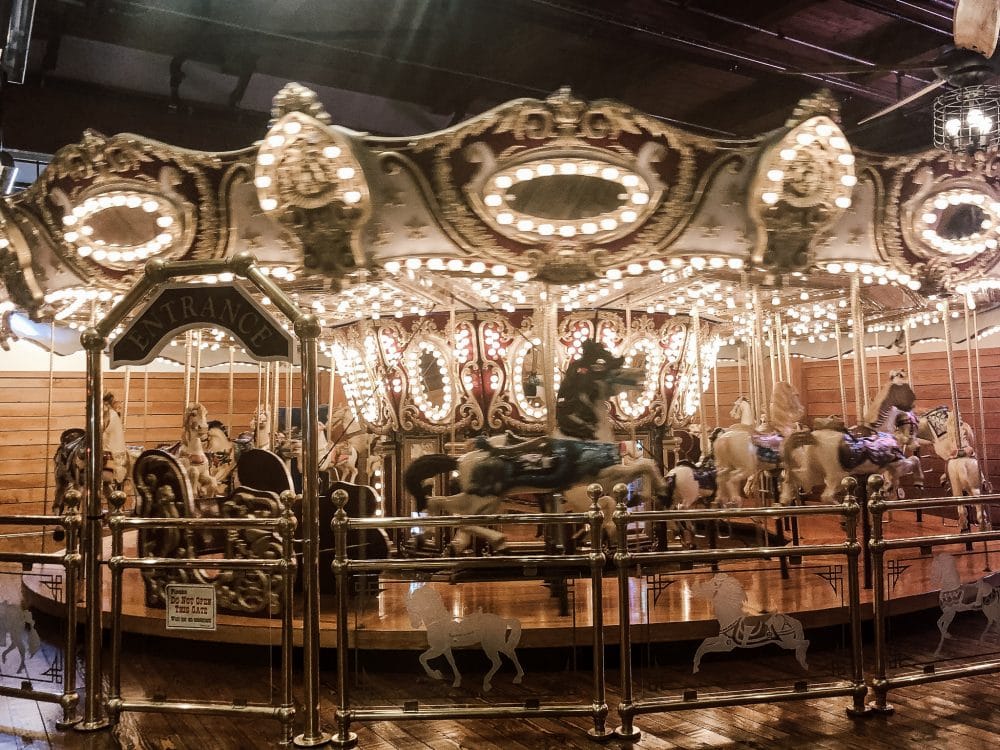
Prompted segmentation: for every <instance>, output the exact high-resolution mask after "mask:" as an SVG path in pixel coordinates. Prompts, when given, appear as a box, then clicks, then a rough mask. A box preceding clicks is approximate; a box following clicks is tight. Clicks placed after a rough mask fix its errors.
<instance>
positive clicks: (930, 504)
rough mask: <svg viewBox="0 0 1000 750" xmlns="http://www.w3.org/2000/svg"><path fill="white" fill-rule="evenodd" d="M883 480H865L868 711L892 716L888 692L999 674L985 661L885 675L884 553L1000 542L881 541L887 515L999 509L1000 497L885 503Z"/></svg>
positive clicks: (984, 537)
mask: <svg viewBox="0 0 1000 750" xmlns="http://www.w3.org/2000/svg"><path fill="white" fill-rule="evenodd" d="M883 485H884V482H883V479H882V477H881V476H878V475H875V476H872V477H870V478H869V479H868V497H869V501H868V508H869V511H870V513H871V518H872V540H871V550H872V567H873V570H874V573H875V580H874V592H873V595H874V609H875V674H874V676H873V678H872V680H871V685H872V692H873V693H874V694H875V700H874V702H873V703H872V706H871V707H872V708H873V709H874V710H875V711H878V712H881V713H892V711H893V710H894V709H893V707H892V706H891V705H890V704H889V703H888V694H889V691H890V690H892V689H895V688H899V687H907V686H911V685H922V684H925V683H929V682H941V681H943V680H954V679H958V678H961V677H975V676H979V675H985V674H995V673H997V672H1000V659H984V660H980V661H976V662H973V663H967V664H963V665H960V666H954V667H946V668H943V669H938V668H937V667H936V666H935V665H934V664H928V665H926V666H924V667H923V668H922V669H920V670H919V671H911V672H906V673H900V674H893V675H890V674H889V650H888V643H887V639H886V631H887V626H888V623H889V617H890V607H889V598H888V594H887V587H886V559H885V558H886V552H889V551H891V550H905V549H921V548H923V549H932V548H934V547H939V546H941V545H946V544H967V545H968V544H974V543H977V542H984V543H987V542H993V541H997V540H1000V530H996V531H979V532H973V533H966V534H938V535H933V536H918V537H899V538H892V539H887V538H886V537H885V533H884V531H885V529H884V525H885V519H884V516H885V514H886V513H888V512H890V511H894V510H916V511H923V510H928V509H930V508H958V507H959V506H962V505H990V504H1000V495H981V496H979V497H945V498H929V499H921V500H887V499H886V495H885V491H884V488H883Z"/></svg>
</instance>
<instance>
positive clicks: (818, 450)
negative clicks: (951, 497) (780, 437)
mask: <svg viewBox="0 0 1000 750" xmlns="http://www.w3.org/2000/svg"><path fill="white" fill-rule="evenodd" d="M915 401H916V396H915V394H914V393H913V389H912V388H910V385H909V383H907V382H906V375H905V373H903V371H901V370H893V371H891V372H890V373H889V381H888V382H887V383H886V385H885V386H883V388H882V389H881V390H880V391H879V393H878V394H877V395H876V396H875V398H874V399H873V401H872V403H871V404H870V405H869V407H868V410H867V412H866V414H865V416H866V420H865V421H866V424H865V425H864V426H863V427H864V430H865V431H866V432H868V433H873V434H864V435H861V436H856V435H854V434H852V433H851V432H849V431H847V430H845V429H837V428H836V427H834V426H832V424H831V423H832V422H834V421H835V420H834V418H831V419H829V420H824V423H823V424H822V425H821V424H819V423H817V425H816V427H815V428H814V429H812V430H799V431H797V432H794V433H792V434H791V435H789V436H788V438H787V439H786V440H785V441H784V444H783V446H782V448H781V454H782V455H781V460H782V464H783V465H784V468H785V475H784V479H783V481H782V486H781V502H782V504H787V503H790V502H792V501H793V500H794V499H795V498H796V497H797V496H798V493H799V492H800V491H804V492H808V491H810V490H811V489H812V488H813V487H816V486H819V485H822V486H823V493H822V496H821V498H822V501H823V502H826V503H834V502H836V499H837V496H838V494H839V493H840V492H841V489H842V488H841V482H842V481H843V479H844V478H845V477H847V476H849V475H856V476H864V475H868V474H881V475H882V476H883V478H884V479H885V486H886V491H887V492H888V493H891V494H895V493H896V492H898V490H899V484H900V479H901V478H902V477H904V476H907V475H909V474H912V475H913V477H914V485H915V486H917V487H923V484H924V474H923V468H922V466H921V463H920V456H919V455H918V453H917V450H916V449H917V440H916V436H917V419H916V417H915V416H914V415H913V412H912V409H913V405H914V402H915ZM841 424H842V422H841Z"/></svg>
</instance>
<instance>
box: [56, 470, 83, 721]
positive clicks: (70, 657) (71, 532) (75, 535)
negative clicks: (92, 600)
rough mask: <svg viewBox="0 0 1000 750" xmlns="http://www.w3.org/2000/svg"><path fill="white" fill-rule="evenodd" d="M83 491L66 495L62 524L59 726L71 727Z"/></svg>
mask: <svg viewBox="0 0 1000 750" xmlns="http://www.w3.org/2000/svg"><path fill="white" fill-rule="evenodd" d="M80 500H81V497H80V492H79V491H78V490H75V489H71V490H68V491H67V492H66V495H65V497H64V498H63V519H62V527H63V530H64V531H65V534H66V549H65V550H64V555H63V566H64V569H65V571H66V572H65V576H66V625H65V631H64V632H65V644H66V651H65V653H64V654H63V692H62V697H61V698H60V699H59V705H61V706H62V710H63V716H62V720H60V721H57V722H56V728H57V729H69V728H70V727H71V726H73V725H75V724H76V723H77V722H78V721H80V719H79V717H77V716H76V709H77V706H78V705H79V703H80V694H79V693H78V692H77V691H76V596H77V583H78V581H79V579H80V562H81V560H80V524H81V518H80Z"/></svg>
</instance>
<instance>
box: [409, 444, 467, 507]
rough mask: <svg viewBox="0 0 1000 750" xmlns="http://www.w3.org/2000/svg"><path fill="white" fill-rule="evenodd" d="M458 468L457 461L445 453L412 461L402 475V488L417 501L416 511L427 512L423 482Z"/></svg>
mask: <svg viewBox="0 0 1000 750" xmlns="http://www.w3.org/2000/svg"><path fill="white" fill-rule="evenodd" d="M456 468H458V459H457V458H455V457H454V456H449V455H448V454H446V453H431V454H428V455H426V456H420V457H419V458H416V459H414V460H413V461H412V462H411V463H410V465H409V466H407V467H406V472H405V473H404V474H403V486H404V487H405V488H406V490H407V492H409V493H410V494H411V495H413V499H414V500H416V501H417V510H427V496H428V492H427V487H425V486H424V481H425V480H427V479H430V478H431V477H436V476H437V475H438V474H443V473H445V472H446V471H454V470H455V469H456Z"/></svg>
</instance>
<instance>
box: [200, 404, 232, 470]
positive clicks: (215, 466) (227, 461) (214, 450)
mask: <svg viewBox="0 0 1000 750" xmlns="http://www.w3.org/2000/svg"><path fill="white" fill-rule="evenodd" d="M202 442H203V445H204V447H205V453H206V455H207V457H208V463H209V467H210V469H209V470H210V471H211V473H212V479H214V480H215V483H216V485H217V486H218V487H226V486H228V485H229V482H230V479H231V478H232V474H233V471H234V470H235V469H236V443H234V442H233V441H232V440H230V439H229V432H228V430H226V426H225V425H224V424H223V423H222V422H220V421H219V420H218V419H213V420H211V421H210V422H209V423H208V431H207V432H206V434H205V438H204V440H203V441H202Z"/></svg>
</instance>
